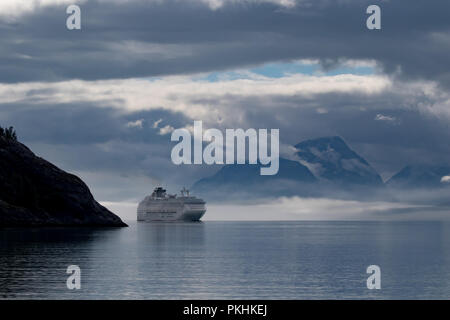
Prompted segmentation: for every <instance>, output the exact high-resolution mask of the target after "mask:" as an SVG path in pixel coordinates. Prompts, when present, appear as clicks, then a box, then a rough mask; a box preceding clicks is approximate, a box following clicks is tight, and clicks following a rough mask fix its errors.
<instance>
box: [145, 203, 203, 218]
mask: <svg viewBox="0 0 450 320" xmlns="http://www.w3.org/2000/svg"><path fill="white" fill-rule="evenodd" d="M190 202H192V201H189V199H183V198H177V199H176V200H175V199H159V200H151V201H145V200H144V201H142V202H141V203H140V204H139V206H138V210H137V220H138V221H148V222H150V221H199V220H200V219H201V218H202V217H203V215H204V214H205V212H206V206H205V203H204V202H203V201H193V203H190Z"/></svg>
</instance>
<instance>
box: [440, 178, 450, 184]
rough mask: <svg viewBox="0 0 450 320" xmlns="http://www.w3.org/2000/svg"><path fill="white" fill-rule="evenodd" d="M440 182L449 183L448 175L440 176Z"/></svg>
mask: <svg viewBox="0 0 450 320" xmlns="http://www.w3.org/2000/svg"><path fill="white" fill-rule="evenodd" d="M441 183H450V176H443V177H442V178H441Z"/></svg>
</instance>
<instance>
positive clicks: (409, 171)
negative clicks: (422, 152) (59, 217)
mask: <svg viewBox="0 0 450 320" xmlns="http://www.w3.org/2000/svg"><path fill="white" fill-rule="evenodd" d="M449 175H450V165H449V164H437V165H427V164H413V165H411V164H410V165H407V166H405V167H403V168H402V169H401V170H400V171H399V172H398V173H396V174H395V175H393V176H392V178H390V179H389V180H388V181H387V185H389V186H391V187H401V188H433V187H443V186H447V185H448V183H442V178H443V177H445V176H449Z"/></svg>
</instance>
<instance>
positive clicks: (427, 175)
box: [192, 136, 450, 199]
mask: <svg viewBox="0 0 450 320" xmlns="http://www.w3.org/2000/svg"><path fill="white" fill-rule="evenodd" d="M259 168H260V165H249V164H231V165H225V166H223V167H222V168H221V169H220V170H219V171H218V172H217V173H216V174H214V175H212V176H210V177H207V178H203V179H200V180H199V181H197V182H196V183H195V184H194V185H193V187H192V190H193V191H194V192H197V193H199V194H207V195H208V196H209V197H212V198H216V199H218V198H220V197H222V198H223V195H224V194H225V195H227V198H230V197H233V196H237V195H240V196H243V197H251V198H254V197H267V196H275V197H277V196H292V195H299V196H329V195H330V194H333V195H338V196H339V195H341V196H344V197H346V198H349V197H350V198H351V197H358V198H360V197H367V196H372V195H375V194H381V193H382V194H384V195H386V194H389V192H390V191H392V190H393V189H397V188H401V189H415V188H429V187H434V188H438V187H439V188H440V187H443V186H445V185H447V183H445V182H446V178H443V177H445V176H446V175H449V178H448V179H449V181H450V166H425V165H420V166H412V165H409V166H406V167H405V168H403V169H402V170H400V172H398V173H397V174H395V175H394V176H393V177H392V178H390V179H389V180H388V181H387V182H386V183H384V182H383V180H382V178H381V176H380V175H379V174H378V173H377V171H376V170H375V169H374V168H373V167H372V166H371V165H370V164H369V162H368V161H366V160H365V159H364V158H363V157H362V156H360V155H358V154H357V153H356V152H355V151H354V150H352V149H351V148H350V147H349V146H348V145H347V143H346V142H345V141H344V140H343V139H342V138H341V137H338V136H333V137H321V138H318V139H311V140H305V141H302V142H300V143H298V144H296V145H295V152H294V154H293V155H292V156H291V157H290V159H285V158H280V166H279V172H278V174H277V175H274V176H261V175H259ZM449 185H450V184H449Z"/></svg>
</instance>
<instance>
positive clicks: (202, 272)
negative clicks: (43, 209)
mask: <svg viewBox="0 0 450 320" xmlns="http://www.w3.org/2000/svg"><path fill="white" fill-rule="evenodd" d="M449 234H450V225H449V224H448V223H445V222H205V223H131V224H130V227H129V228H119V229H116V228H113V229H87V228H53V229H51V228H47V229H45V228H44V229H3V230H0V297H1V298H35V299H47V298H51V299H71V298H76V299H220V298H222V299H236V298H243V299H277V298H279V299H309V298H317V299H334V298H355V299H358V298H385V299H391V298H395V299H399V298H409V299H414V298H450V290H449V288H450V250H448V249H449V247H450V236H449ZM71 264H76V265H79V266H80V268H81V270H82V281H81V282H82V288H81V290H73V291H72V290H68V289H67V288H66V279H67V276H68V275H67V274H66V268H67V266H69V265H71ZM370 264H377V265H379V266H380V267H381V270H382V290H377V291H375V290H367V288H366V286H365V281H366V279H367V274H366V273H365V269H366V268H367V266H368V265H370Z"/></svg>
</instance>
